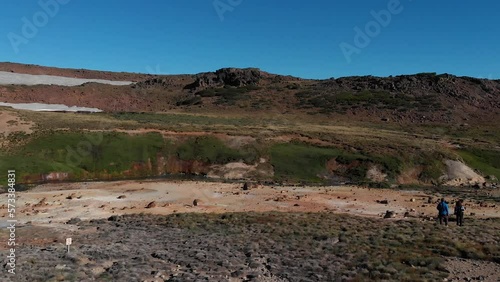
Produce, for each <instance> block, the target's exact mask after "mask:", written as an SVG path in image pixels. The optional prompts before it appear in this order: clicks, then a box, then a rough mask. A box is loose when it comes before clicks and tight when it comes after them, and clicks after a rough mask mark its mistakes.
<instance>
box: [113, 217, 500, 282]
mask: <svg viewBox="0 0 500 282" xmlns="http://www.w3.org/2000/svg"><path fill="white" fill-rule="evenodd" d="M120 222H124V223H126V226H131V225H132V224H142V225H144V226H153V225H159V226H165V227H168V228H175V229H178V228H179V229H181V230H186V232H189V234H190V235H191V236H196V237H197V236H200V237H203V236H206V234H210V236H214V237H212V238H216V237H217V236H223V238H225V240H226V241H225V242H226V245H225V246H226V247H232V246H233V245H234V246H241V245H245V243H248V242H250V241H251V242H252V243H253V244H254V245H255V246H258V249H255V250H251V249H248V252H252V253H255V252H256V253H259V254H265V255H266V256H269V259H272V260H273V262H274V264H273V269H278V270H279V273H287V275H292V277H294V278H298V277H300V275H304V276H307V275H309V273H316V274H321V275H323V279H324V280H325V281H338V280H341V279H340V278H341V277H345V278H348V279H346V280H349V281H368V280H370V281H372V280H388V281H422V280H426V281H440V280H442V279H443V278H446V277H447V276H448V273H447V272H446V270H445V268H444V259H443V256H444V257H461V258H467V259H476V260H484V261H495V262H498V261H500V245H498V244H497V242H498V240H500V237H499V236H500V233H498V232H497V230H498V227H499V226H500V221H499V220H498V219H488V220H477V219H470V220H469V221H468V224H467V225H466V226H464V227H462V228H453V226H452V228H451V229H449V228H448V229H446V228H442V227H440V226H435V225H434V224H433V223H432V222H421V221H416V220H398V221H381V220H380V219H371V218H363V217H356V216H352V215H338V214H331V213H278V212H271V213H255V212H247V213H230V214H222V215H219V214H176V215H171V216H167V217H161V216H148V215H143V216H138V215H131V216H125V217H124V218H123V219H120ZM226 238H227V239H226ZM214 240H215V239H214ZM227 240H229V241H227ZM206 244H210V243H208V242H207V243H206ZM275 255H277V256H278V257H274V256H275ZM323 262H326V263H325V264H323ZM310 264H311V265H310ZM318 264H319V266H320V267H319V268H314V265H318ZM299 265H300V266H299ZM332 265H336V267H335V268H331V266H332ZM334 269H335V270H334ZM294 271H300V273H295V272H294Z"/></svg>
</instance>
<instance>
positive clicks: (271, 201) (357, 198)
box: [0, 180, 500, 223]
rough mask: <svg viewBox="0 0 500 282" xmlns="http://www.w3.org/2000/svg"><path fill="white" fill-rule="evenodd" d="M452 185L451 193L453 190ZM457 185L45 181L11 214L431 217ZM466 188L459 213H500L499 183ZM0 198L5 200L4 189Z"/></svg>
mask: <svg viewBox="0 0 500 282" xmlns="http://www.w3.org/2000/svg"><path fill="white" fill-rule="evenodd" d="M453 192H457V193H456V195H453ZM459 192H460V189H459V188H453V189H451V190H450V191H448V193H433V192H431V193H430V192H426V191H424V190H402V191H397V190H391V189H369V188H361V187H356V186H330V187H307V186H268V185H257V184H249V185H248V190H244V189H243V183H218V182H202V181H199V182H195V181H154V180H153V181H116V182H83V183H64V184H44V185H39V186H37V187H35V188H33V189H30V191H27V192H19V193H18V199H17V205H18V207H20V208H19V209H18V212H17V215H16V216H17V219H18V220H19V221H20V222H24V223H25V222H28V221H31V222H40V223H56V222H59V223H64V222H66V221H67V220H69V219H71V218H73V217H79V218H81V219H96V218H106V217H109V216H111V215H121V214H135V213H151V214H163V215H165V214H172V213H186V212H203V213H227V212H249V211H256V212H265V211H280V212H321V211H332V212H335V213H349V214H355V215H362V216H368V217H383V216H385V214H386V212H387V211H392V212H393V215H394V217H395V218H404V217H405V216H406V217H414V218H419V219H422V220H429V219H430V220H432V218H433V217H435V214H436V204H437V201H438V200H439V199H440V198H441V197H446V198H447V200H448V201H449V202H450V206H452V204H453V203H454V202H455V201H456V200H457V199H459V198H463V197H462V196H464V193H465V192H467V191H462V193H459ZM469 192H470V193H469V194H468V195H466V198H465V199H464V200H465V202H464V205H465V206H466V208H467V214H466V219H467V218H470V217H480V218H484V217H500V212H499V209H498V207H497V203H495V201H496V200H498V197H499V196H500V191H499V190H498V189H491V190H490V189H482V190H476V189H471V190H470V191H469ZM447 194H450V196H449V197H448V196H447ZM3 197H5V199H4V200H6V194H4V195H3ZM195 200H196V205H194V201H195ZM3 202H4V203H5V202H6V201H3ZM0 207H1V208H2V209H0V218H6V216H7V210H6V209H5V205H3V206H0ZM471 214H473V215H471Z"/></svg>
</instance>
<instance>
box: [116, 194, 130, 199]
mask: <svg viewBox="0 0 500 282" xmlns="http://www.w3.org/2000/svg"><path fill="white" fill-rule="evenodd" d="M116 198H117V199H125V198H127V196H125V195H120V196H118V197H116Z"/></svg>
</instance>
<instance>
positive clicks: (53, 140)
mask: <svg viewBox="0 0 500 282" xmlns="http://www.w3.org/2000/svg"><path fill="white" fill-rule="evenodd" d="M163 145H164V142H163V138H162V137H161V135H160V134H156V133H153V134H144V135H137V136H131V135H127V134H120V133H105V134H103V133H82V132H81V133H76V132H71V133H70V132H57V133H56V132H54V133H51V134H45V135H42V136H40V137H38V138H35V139H33V140H31V141H30V142H28V143H27V144H26V145H25V146H22V147H20V148H17V149H15V150H13V152H10V153H4V154H2V155H0V169H3V170H7V169H16V171H18V172H19V173H20V174H21V176H27V175H30V174H46V173H50V172H67V173H70V174H72V175H73V176H74V177H76V178H79V177H83V176H84V174H85V173H100V172H106V173H108V174H111V175H116V176H118V175H120V173H122V172H123V171H125V170H127V169H130V168H131V166H132V165H133V164H134V163H141V164H144V163H146V162H147V161H148V160H151V161H154V160H155V158H156V153H157V152H159V151H160V150H161V148H162V147H163Z"/></svg>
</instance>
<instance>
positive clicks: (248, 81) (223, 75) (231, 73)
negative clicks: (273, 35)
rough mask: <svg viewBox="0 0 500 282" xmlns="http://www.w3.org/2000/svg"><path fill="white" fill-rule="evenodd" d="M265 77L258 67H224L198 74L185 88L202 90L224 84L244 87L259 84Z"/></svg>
mask: <svg viewBox="0 0 500 282" xmlns="http://www.w3.org/2000/svg"><path fill="white" fill-rule="evenodd" d="M263 77H264V73H263V72H261V71H260V70H259V69H256V68H248V69H236V68H224V69H220V70H217V71H216V72H208V73H202V74H198V75H196V80H195V81H194V82H193V83H191V84H189V85H187V86H186V87H185V89H189V90H192V91H200V90H203V89H206V88H220V87H224V86H232V87H243V86H247V85H257V84H259V82H260V80H261V79H262V78H263Z"/></svg>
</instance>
